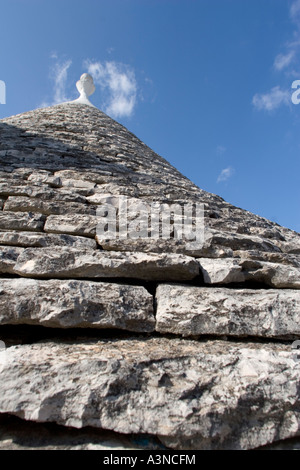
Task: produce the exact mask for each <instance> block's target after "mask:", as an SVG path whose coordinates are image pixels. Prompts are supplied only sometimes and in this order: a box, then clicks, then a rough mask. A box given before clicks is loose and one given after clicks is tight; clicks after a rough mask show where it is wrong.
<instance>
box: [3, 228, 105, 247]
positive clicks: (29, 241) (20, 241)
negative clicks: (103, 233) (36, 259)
mask: <svg viewBox="0 0 300 470" xmlns="http://www.w3.org/2000/svg"><path fill="white" fill-rule="evenodd" d="M0 245H12V246H23V247H37V248H42V247H47V246H53V247H54V246H56V247H60V246H68V247H70V248H78V249H79V250H80V249H93V250H94V249H96V248H97V243H96V241H95V240H92V239H91V238H86V237H76V236H73V235H65V234H55V233H39V232H36V233H35V232H14V231H11V232H0ZM0 249H1V248H0Z"/></svg>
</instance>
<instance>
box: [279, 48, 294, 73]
mask: <svg viewBox="0 0 300 470" xmlns="http://www.w3.org/2000/svg"><path fill="white" fill-rule="evenodd" d="M295 53H296V51H295V50H292V51H290V52H288V53H287V54H278V56H277V57H276V58H275V61H274V67H275V69H276V70H279V71H280V70H282V69H284V68H286V67H288V66H289V65H290V63H291V62H292V60H293V58H294V56H295Z"/></svg>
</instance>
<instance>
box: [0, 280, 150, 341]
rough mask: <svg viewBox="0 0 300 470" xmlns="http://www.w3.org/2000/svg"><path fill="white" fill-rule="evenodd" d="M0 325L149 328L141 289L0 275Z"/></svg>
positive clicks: (147, 303) (146, 296) (147, 297)
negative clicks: (5, 277)
mask: <svg viewBox="0 0 300 470" xmlns="http://www.w3.org/2000/svg"><path fill="white" fill-rule="evenodd" d="M0 324H2V325H3V324H5V325H6V324H10V325H11V324H13V325H15V324H30V325H43V326H47V327H52V328H77V327H82V328H119V329H125V330H130V331H136V332H150V331H153V330H154V325H155V321H154V316H153V299H152V295H150V294H149V293H148V292H147V291H146V289H145V288H144V287H141V286H128V285H122V284H113V283H102V282H90V281H75V280H72V281H60V280H49V281H40V280H35V279H22V278H20V279H0Z"/></svg>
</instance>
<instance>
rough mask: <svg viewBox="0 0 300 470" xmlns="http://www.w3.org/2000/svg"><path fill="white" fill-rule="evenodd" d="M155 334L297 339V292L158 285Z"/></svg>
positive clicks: (299, 304) (299, 321) (299, 311)
mask: <svg viewBox="0 0 300 470" xmlns="http://www.w3.org/2000/svg"><path fill="white" fill-rule="evenodd" d="M156 302H157V313H156V330H157V331H159V332H160V333H174V334H180V335H183V336H196V335H229V336H239V337H243V336H259V337H264V338H276V337H279V338H297V337H299V336H300V292H299V291H297V290H276V289H267V290H266V289H258V290H256V289H228V288H225V287H218V288H213V289H212V288H209V287H193V286H187V285H174V284H161V285H159V286H158V288H157V291H156Z"/></svg>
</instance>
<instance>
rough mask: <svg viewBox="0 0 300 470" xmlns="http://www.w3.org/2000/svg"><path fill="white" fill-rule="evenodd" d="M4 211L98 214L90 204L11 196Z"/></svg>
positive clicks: (49, 213) (48, 213)
mask: <svg viewBox="0 0 300 470" xmlns="http://www.w3.org/2000/svg"><path fill="white" fill-rule="evenodd" d="M4 210H5V211H11V212H27V211H28V212H38V213H40V214H45V215H51V214H56V215H57V214H58V215H65V214H91V215H95V214H96V208H95V207H93V206H92V205H88V204H82V203H76V202H65V201H61V202H58V201H43V200H42V199H37V198H30V197H18V196H9V198H8V199H7V201H6V203H5V206H4Z"/></svg>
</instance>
